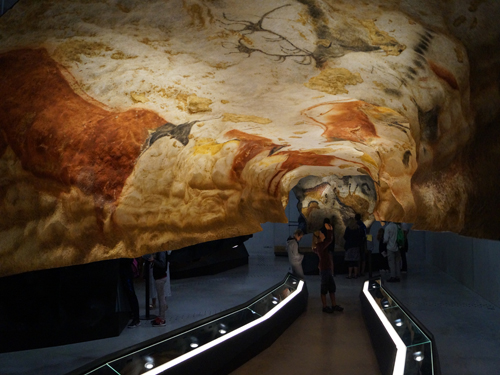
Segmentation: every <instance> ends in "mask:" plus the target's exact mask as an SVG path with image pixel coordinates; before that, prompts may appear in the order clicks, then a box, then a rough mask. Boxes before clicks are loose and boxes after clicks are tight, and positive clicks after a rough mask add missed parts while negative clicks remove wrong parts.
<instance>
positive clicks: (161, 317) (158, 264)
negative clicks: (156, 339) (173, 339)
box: [148, 251, 168, 327]
mask: <svg viewBox="0 0 500 375" xmlns="http://www.w3.org/2000/svg"><path fill="white" fill-rule="evenodd" d="M148 261H149V262H150V263H151V264H153V278H154V280H155V286H156V292H157V299H158V305H159V311H158V316H157V317H156V319H155V320H152V321H151V324H152V325H153V326H154V327H163V326H165V324H166V323H165V312H166V311H167V309H168V306H167V300H166V299H165V283H166V282H167V267H168V262H167V253H166V252H165V251H159V252H157V253H154V254H153V255H151V256H150V257H149V259H148Z"/></svg>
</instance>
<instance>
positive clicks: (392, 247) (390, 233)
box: [384, 221, 401, 283]
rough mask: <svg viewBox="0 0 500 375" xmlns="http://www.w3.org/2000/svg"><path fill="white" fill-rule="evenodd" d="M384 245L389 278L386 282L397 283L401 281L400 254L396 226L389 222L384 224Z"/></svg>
mask: <svg viewBox="0 0 500 375" xmlns="http://www.w3.org/2000/svg"><path fill="white" fill-rule="evenodd" d="M384 243H385V244H386V245H387V260H388V262H389V270H390V271H391V277H390V278H389V279H388V280H387V282H389V283H392V282H399V281H400V280H401V268H400V266H399V265H400V263H401V252H400V251H399V246H398V226H397V225H396V223H393V222H391V221H389V222H388V224H386V226H385V229H384Z"/></svg>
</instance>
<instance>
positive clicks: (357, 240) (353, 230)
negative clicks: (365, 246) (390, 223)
mask: <svg viewBox="0 0 500 375" xmlns="http://www.w3.org/2000/svg"><path fill="white" fill-rule="evenodd" d="M365 238H366V236H365V234H364V231H363V229H362V228H360V226H359V225H358V223H357V222H356V219H354V218H350V219H349V221H348V222H347V227H346V228H345V232H344V240H345V244H344V249H345V256H344V260H345V263H346V266H347V267H348V272H349V273H348V275H347V278H348V279H356V278H358V276H359V267H358V265H359V259H360V248H361V245H362V243H363V241H364V240H365Z"/></svg>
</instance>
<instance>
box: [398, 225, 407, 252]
mask: <svg viewBox="0 0 500 375" xmlns="http://www.w3.org/2000/svg"><path fill="white" fill-rule="evenodd" d="M396 226H397V227H398V232H397V235H396V245H398V249H399V250H403V247H404V246H405V233H404V232H403V229H402V228H401V225H396Z"/></svg>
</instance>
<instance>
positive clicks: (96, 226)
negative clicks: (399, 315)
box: [0, 0, 500, 276]
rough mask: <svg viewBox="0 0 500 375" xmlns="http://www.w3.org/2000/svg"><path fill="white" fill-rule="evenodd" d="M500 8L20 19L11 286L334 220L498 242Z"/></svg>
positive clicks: (72, 9)
mask: <svg viewBox="0 0 500 375" xmlns="http://www.w3.org/2000/svg"><path fill="white" fill-rule="evenodd" d="M498 16H500V3H498V2H497V1H496V0H485V1H477V0H471V1H468V2H467V1H459V0H448V1H437V0H435V1H431V0H427V1H422V0H409V1H399V0H387V1H382V0H375V1H370V2H367V1H361V0H351V1H332V0H291V1H288V0H287V1H281V0H276V1H259V0H256V1H250V2H248V1H240V0H170V1H155V0H150V1H138V0H101V1H99V0H95V1H88V0H85V1H84V0H80V1H74V0H66V1H65V0H60V1H49V0H40V1H23V0H21V1H19V2H18V3H17V4H16V5H15V6H14V8H13V9H11V10H10V11H8V12H7V13H6V14H5V15H4V16H2V17H1V18H0V97H1V100H0V212H1V215H0V276H5V275H10V274H15V273H20V272H26V271H31V270H37V269H44V268H51V267H60V266H67V265H73V264H82V263H88V262H93V261H99V260H104V259H112V258H119V257H134V256H139V255H142V254H145V253H148V252H153V251H157V250H158V249H159V248H162V249H164V250H175V249H179V248H182V247H185V246H188V245H193V244H196V243H200V242H205V241H210V240H215V239H220V238H226V237H234V236H239V235H246V234H250V233H255V232H257V231H259V230H261V227H260V224H261V223H264V222H267V221H271V222H286V220H287V218H286V216H285V212H284V207H286V205H287V201H288V194H289V192H290V191H291V190H292V189H293V191H294V192H295V194H296V195H297V197H298V198H299V202H300V203H299V206H300V207H299V209H300V211H301V213H302V215H303V216H304V217H305V219H306V221H307V222H308V227H309V229H317V228H318V227H319V226H320V225H321V223H322V220H323V218H324V217H332V218H334V220H335V222H336V226H337V228H342V227H343V225H344V224H343V222H344V220H345V218H346V217H348V216H352V215H353V214H354V213H355V212H358V213H360V214H362V216H363V219H364V221H365V223H367V224H369V223H370V222H371V221H373V220H374V219H377V220H392V221H401V222H411V223H414V224H415V228H417V229H427V230H438V231H442V230H447V231H454V232H457V233H462V234H466V235H471V236H477V237H485V238H494V239H497V238H498V231H497V229H496V228H497V226H498V219H497V217H498V209H499V208H500V202H499V198H498V193H497V191H496V190H497V189H496V187H497V186H498V183H499V182H500V177H498V175H499V173H498V165H497V162H498V159H499V158H498V155H499V152H500V149H499V147H500V146H499V144H500V143H499V140H500V132H499V130H498V122H499V118H500V116H499V110H500V95H499V84H500V74H499V72H500V67H499V65H500V63H499V61H500V54H499V52H498V51H497V47H498V45H496V43H497V42H498V40H499V35H500V32H499V30H500V27H499V26H498V22H497V21H496V20H497V19H498Z"/></svg>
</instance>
